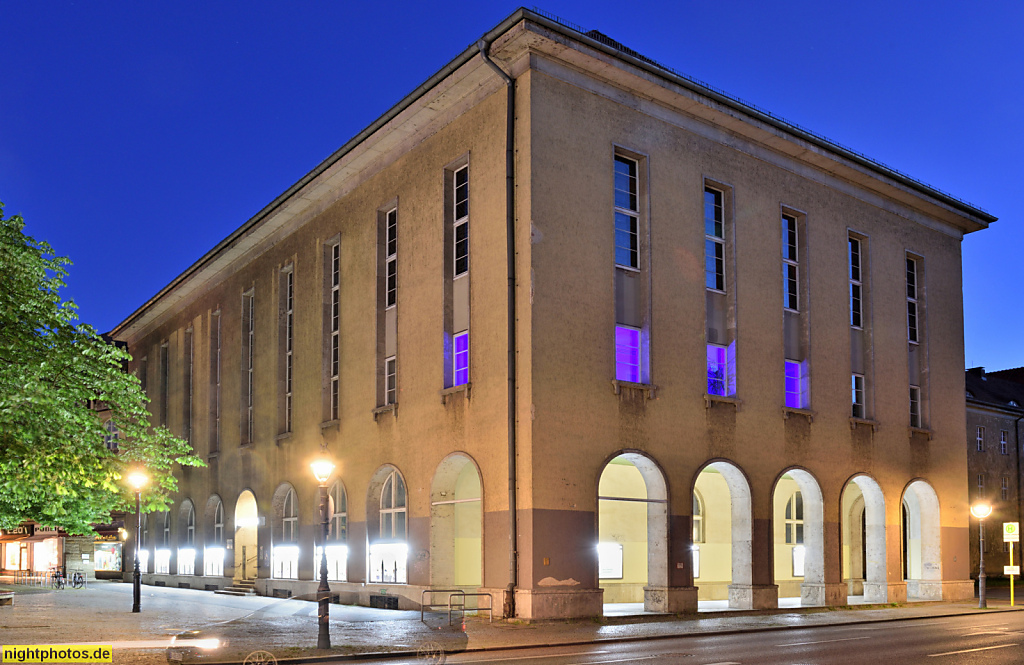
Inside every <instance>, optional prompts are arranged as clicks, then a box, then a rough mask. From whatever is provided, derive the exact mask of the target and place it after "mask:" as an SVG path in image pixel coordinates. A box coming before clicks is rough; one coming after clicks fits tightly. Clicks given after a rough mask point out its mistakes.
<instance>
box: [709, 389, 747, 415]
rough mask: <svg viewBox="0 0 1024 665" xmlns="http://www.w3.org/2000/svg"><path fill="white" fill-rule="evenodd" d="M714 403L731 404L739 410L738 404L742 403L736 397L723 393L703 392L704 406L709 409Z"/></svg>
mask: <svg viewBox="0 0 1024 665" xmlns="http://www.w3.org/2000/svg"><path fill="white" fill-rule="evenodd" d="M715 404H732V405H733V406H734V407H736V410H737V411H739V410H740V405H741V404H743V400H741V399H739V398H738V397H726V396H725V395H711V394H710V393H704V408H705V409H710V408H711V407H712V406H714V405H715Z"/></svg>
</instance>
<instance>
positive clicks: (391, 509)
mask: <svg viewBox="0 0 1024 665" xmlns="http://www.w3.org/2000/svg"><path fill="white" fill-rule="evenodd" d="M405 534H406V506H405V481H403V480H402V476H401V474H400V473H398V472H397V471H392V472H391V475H389V476H388V479H387V480H385V481H384V488H383V489H382V490H381V494H380V537H381V539H382V540H405Z"/></svg>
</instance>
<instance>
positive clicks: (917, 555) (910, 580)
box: [901, 480, 942, 600]
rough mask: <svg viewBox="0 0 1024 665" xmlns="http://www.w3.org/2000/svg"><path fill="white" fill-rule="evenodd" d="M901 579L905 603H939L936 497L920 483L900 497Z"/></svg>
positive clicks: (939, 553)
mask: <svg viewBox="0 0 1024 665" xmlns="http://www.w3.org/2000/svg"><path fill="white" fill-rule="evenodd" d="M901 517H902V520H901V522H902V545H903V557H902V558H903V561H902V567H903V579H904V580H905V581H906V583H907V598H908V600H942V542H941V541H942V537H941V531H940V530H941V526H940V525H941V523H942V522H941V520H940V519H939V497H938V495H937V494H936V493H935V490H934V489H933V488H932V486H931V485H929V484H928V483H927V482H925V481H923V480H915V481H913V482H911V483H910V484H909V485H907V489H906V490H905V491H904V493H903V504H902V510H901Z"/></svg>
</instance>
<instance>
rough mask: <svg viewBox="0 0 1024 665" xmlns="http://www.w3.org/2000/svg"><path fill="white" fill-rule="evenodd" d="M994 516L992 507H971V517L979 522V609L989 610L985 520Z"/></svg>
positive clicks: (984, 505)
mask: <svg viewBox="0 0 1024 665" xmlns="http://www.w3.org/2000/svg"><path fill="white" fill-rule="evenodd" d="M991 514H992V506H990V505H989V504H987V503H984V502H982V503H976V504H974V505H973V506H971V515H974V517H975V518H977V520H978V607H979V608H982V609H984V608H987V607H988V603H987V602H986V600H985V518H986V517H988V516H989V515H991Z"/></svg>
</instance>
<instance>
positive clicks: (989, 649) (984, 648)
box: [928, 644, 1018, 658]
mask: <svg viewBox="0 0 1024 665" xmlns="http://www.w3.org/2000/svg"><path fill="white" fill-rule="evenodd" d="M1015 646H1018V645H1016V644H999V645H997V646H994V647H978V648H977V649H964V650H963V651H947V652H945V653H930V654H928V657H929V658H934V657H935V656H955V655H956V654H958V653H971V652H973V651H991V650H992V649H1005V648H1006V647H1015Z"/></svg>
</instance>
